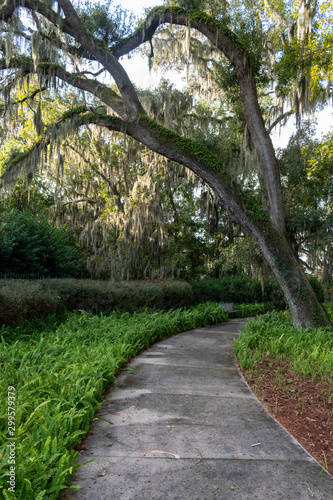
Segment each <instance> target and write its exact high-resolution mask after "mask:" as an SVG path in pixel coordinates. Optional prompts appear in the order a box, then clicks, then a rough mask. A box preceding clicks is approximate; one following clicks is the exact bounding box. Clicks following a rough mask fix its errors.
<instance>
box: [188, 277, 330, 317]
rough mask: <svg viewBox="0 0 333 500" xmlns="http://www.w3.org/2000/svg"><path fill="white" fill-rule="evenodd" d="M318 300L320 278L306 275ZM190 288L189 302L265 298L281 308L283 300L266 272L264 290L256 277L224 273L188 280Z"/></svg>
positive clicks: (241, 301) (258, 300) (245, 301)
mask: <svg viewBox="0 0 333 500" xmlns="http://www.w3.org/2000/svg"><path fill="white" fill-rule="evenodd" d="M308 278H309V281H310V283H311V285H312V287H313V289H314V291H315V292H316V295H317V298H318V300H319V301H320V302H324V290H323V287H322V284H321V282H320V281H319V280H318V279H317V278H314V277H313V276H310V277H309V276H308ZM189 284H190V285H191V287H192V289H193V303H194V304H199V303H200V302H205V301H216V302H233V303H239V304H248V303H249V304H254V303H262V302H265V303H266V304H268V308H269V309H273V308H274V309H280V310H281V309H285V308H286V307H287V303H286V300H285V297H284V293H283V291H282V289H281V287H280V285H279V283H278V281H277V279H276V278H275V276H268V277H266V278H265V279H264V294H263V293H262V289H261V284H260V282H259V280H256V279H252V278H250V277H249V276H245V275H243V276H239V275H235V276H225V277H223V278H220V279H209V278H204V279H202V280H199V281H190V282H189Z"/></svg>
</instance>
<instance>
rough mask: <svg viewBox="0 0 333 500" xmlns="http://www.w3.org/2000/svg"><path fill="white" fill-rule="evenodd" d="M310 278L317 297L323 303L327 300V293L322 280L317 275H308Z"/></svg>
mask: <svg viewBox="0 0 333 500" xmlns="http://www.w3.org/2000/svg"><path fill="white" fill-rule="evenodd" d="M308 280H309V281H310V283H311V286H312V288H313V289H314V291H315V293H316V296H317V299H318V300H319V302H321V303H323V302H324V300H325V293H324V287H323V285H322V282H321V281H320V280H319V279H318V278H316V277H315V276H308Z"/></svg>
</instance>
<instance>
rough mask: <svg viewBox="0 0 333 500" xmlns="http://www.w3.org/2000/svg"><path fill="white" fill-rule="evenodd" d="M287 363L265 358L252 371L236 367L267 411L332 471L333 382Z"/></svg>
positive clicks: (332, 472) (331, 472)
mask: <svg viewBox="0 0 333 500" xmlns="http://www.w3.org/2000/svg"><path fill="white" fill-rule="evenodd" d="M290 366H291V362H290V360H288V361H285V360H276V359H270V358H267V359H265V361H263V362H262V363H261V364H260V365H258V367H257V369H256V370H255V371H254V370H252V369H251V370H242V369H241V368H239V369H240V371H241V372H242V374H243V375H244V378H245V379H246V381H247V382H248V384H249V385H250V387H251V389H252V391H253V392H254V393H255V395H256V396H257V398H258V399H259V401H260V402H261V403H262V404H263V405H264V406H265V407H266V408H267V410H268V411H269V413H270V414H271V415H272V416H273V417H274V418H276V420H277V421H278V422H280V424H282V425H283V427H285V429H287V430H288V432H289V433H290V434H292V436H294V437H295V438H296V439H297V441H298V442H299V443H301V445H302V446H303V447H304V448H305V449H306V450H307V451H308V452H309V453H310V454H311V455H312V456H313V457H314V458H315V459H316V460H317V461H318V462H319V463H320V464H321V465H322V466H323V467H324V468H325V469H326V470H328V472H330V474H332V475H333V386H332V385H330V384H329V383H327V382H315V381H313V380H312V379H311V377H300V376H299V375H297V374H295V373H293V372H292V370H291V368H290Z"/></svg>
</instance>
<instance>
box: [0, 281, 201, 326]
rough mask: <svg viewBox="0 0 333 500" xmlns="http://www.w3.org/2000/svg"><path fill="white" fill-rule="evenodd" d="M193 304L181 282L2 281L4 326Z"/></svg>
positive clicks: (0, 311)
mask: <svg viewBox="0 0 333 500" xmlns="http://www.w3.org/2000/svg"><path fill="white" fill-rule="evenodd" d="M191 303H192V289H191V287H190V286H189V285H188V284H187V283H185V282H178V281H167V280H165V281H164V280H161V281H130V282H119V283H115V282H110V281H93V280H75V279H46V280H41V281H25V280H0V324H1V323H5V324H8V323H11V322H13V321H15V320H23V319H27V318H32V317H36V316H41V315H43V314H47V313H59V312H63V311H65V310H68V311H74V310H85V311H88V312H92V313H94V314H96V313H99V312H101V311H105V310H115V309H121V310H126V311H135V310H138V309H142V308H146V307H148V308H151V309H176V308H178V307H186V306H189V305H190V304H191Z"/></svg>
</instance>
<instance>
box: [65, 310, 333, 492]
mask: <svg viewBox="0 0 333 500" xmlns="http://www.w3.org/2000/svg"><path fill="white" fill-rule="evenodd" d="M244 323H245V320H240V319H235V320H231V321H229V322H228V323H223V324H220V325H217V326H212V327H205V328H203V329H197V330H191V331H188V332H185V333H181V334H179V335H176V336H174V337H172V338H170V339H167V340H164V341H162V342H159V343H158V344H156V345H154V346H153V347H152V348H151V349H149V350H147V351H144V352H143V353H142V354H141V355H139V356H138V357H137V358H136V359H134V360H133V361H132V362H131V363H130V364H129V365H128V367H127V369H125V370H124V371H123V372H122V373H121V374H120V376H119V378H118V381H117V383H116V387H115V389H113V390H110V392H109V394H108V395H107V397H106V400H105V402H104V403H103V405H102V407H101V409H100V410H99V412H98V415H99V416H100V417H102V418H104V419H106V420H111V421H112V422H113V425H111V424H110V423H108V422H107V421H105V420H102V419H99V420H97V421H95V422H94V423H93V425H92V427H91V430H90V432H89V434H88V436H87V438H86V440H85V441H84V442H83V445H82V448H83V450H82V451H81V458H80V462H81V463H83V462H87V461H89V460H94V459H95V461H93V462H91V463H89V464H87V465H84V466H83V467H81V468H80V469H79V471H78V472H77V474H76V476H75V477H76V480H75V481H74V484H77V485H80V486H81V487H82V489H81V490H79V491H78V492H75V493H70V496H64V497H63V498H66V499H68V498H71V499H73V500H153V499H154V500H206V499H207V500H215V499H216V500H217V499H223V500H245V499H248V500H288V499H290V500H307V499H311V500H315V499H317V500H326V499H327V500H333V478H332V476H330V475H329V474H328V473H326V472H321V471H322V468H321V467H320V466H319V464H317V462H315V461H314V459H312V458H311V456H310V455H309V454H308V453H307V452H306V451H305V450H304V449H303V448H302V447H301V446H300V445H299V444H298V443H297V442H296V441H295V440H294V439H293V438H292V437H291V436H290V435H289V434H288V433H287V432H286V431H285V430H284V429H283V428H282V427H281V426H280V424H278V423H277V422H276V421H275V420H274V419H273V418H271V417H270V416H269V415H268V414H267V412H266V411H265V410H264V409H263V407H262V406H261V404H260V403H259V402H258V400H257V399H256V398H255V397H254V396H253V394H252V393H251V391H250V389H249V388H248V386H247V385H246V383H245V382H244V381H243V380H242V378H241V376H240V374H239V372H238V370H237V368H236V365H235V360H234V355H233V350H232V339H233V338H234V337H235V336H236V334H237V332H238V331H239V330H240V329H241V327H242V326H243V325H244Z"/></svg>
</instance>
